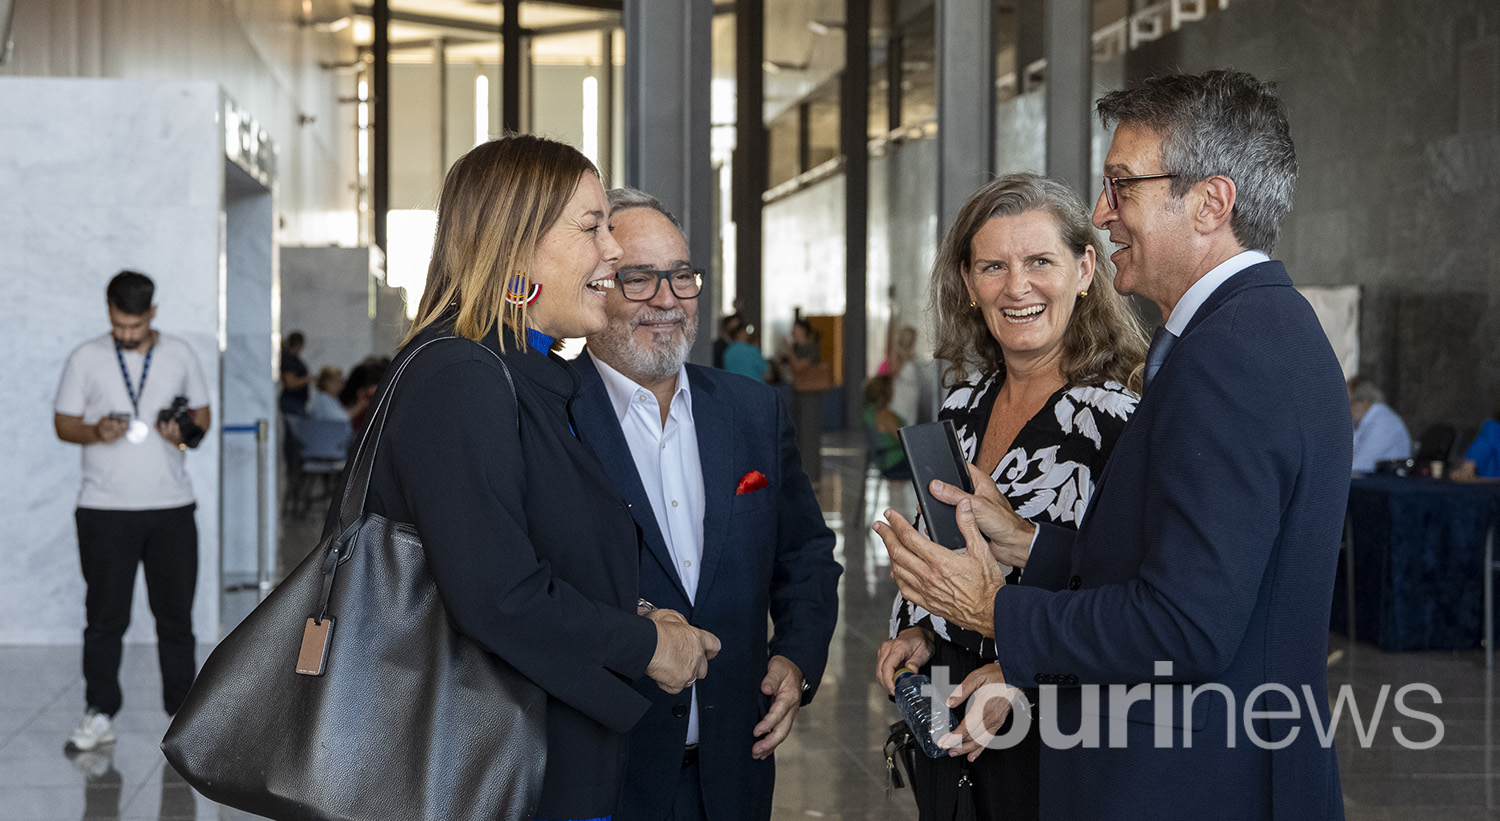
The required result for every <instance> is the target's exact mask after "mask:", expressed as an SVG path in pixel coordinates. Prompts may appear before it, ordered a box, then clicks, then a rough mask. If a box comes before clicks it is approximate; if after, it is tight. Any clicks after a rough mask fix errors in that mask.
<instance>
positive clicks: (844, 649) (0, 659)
mask: <svg viewBox="0 0 1500 821" xmlns="http://www.w3.org/2000/svg"><path fill="white" fill-rule="evenodd" d="M823 457H824V479H823V481H822V483H821V486H820V487H819V488H818V498H819V501H820V502H821V503H822V505H823V508H824V510H825V515H826V516H827V519H828V522H829V524H830V526H832V527H833V528H834V530H835V532H836V533H837V536H838V541H837V550H838V558H839V560H840V561H841V562H842V563H843V564H844V568H845V572H844V576H843V581H842V584H841V591H840V596H841V598H840V605H839V606H840V621H839V626H838V629H837V631H836V632H835V633H834V638H833V644H832V646H831V648H830V653H829V662H828V670H827V674H826V676H825V678H824V683H823V686H822V688H821V690H820V692H819V694H818V698H817V701H816V702H814V703H813V704H812V705H811V706H810V707H809V708H807V709H805V710H803V711H802V713H801V717H800V718H799V720H798V725H797V728H796V730H795V731H794V732H793V734H792V736H791V737H790V738H789V739H788V740H787V741H786V743H785V744H783V746H782V748H781V749H780V751H778V753H777V756H776V760H777V790H776V795H775V799H774V805H775V818H776V819H777V820H778V821H792V819H810V818H822V819H873V820H874V821H884V820H885V819H908V818H914V817H915V813H914V812H913V810H912V803H911V796H910V794H909V792H908V791H907V790H896V791H890V790H888V788H887V785H886V781H885V760H884V757H883V755H882V751H881V748H882V745H883V743H884V741H885V737H886V731H887V728H888V726H889V724H890V723H891V722H892V721H894V720H895V718H896V711H895V707H894V706H892V705H891V703H890V702H889V700H888V699H887V697H886V694H885V692H884V691H883V690H882V689H881V688H880V687H879V685H877V684H876V683H875V682H874V678H873V670H874V659H875V650H876V647H877V646H878V645H879V642H880V640H881V639H882V638H883V637H884V636H885V634H886V630H887V625H888V623H889V618H890V606H891V599H892V596H893V594H894V592H895V588H894V585H893V584H892V582H891V580H890V575H889V573H890V569H889V565H888V563H887V559H886V557H885V551H884V549H883V547H882V546H881V545H880V542H879V539H878V538H876V537H875V536H874V534H873V533H872V532H871V531H870V529H869V525H870V523H871V522H872V521H873V520H874V519H875V517H876V516H877V515H878V514H879V513H880V512H881V511H883V510H885V509H886V508H895V509H897V510H900V511H903V512H909V511H910V510H911V508H912V507H913V506H914V504H915V501H914V498H913V497H912V495H911V488H910V486H909V485H908V484H906V483H889V482H884V481H881V480H879V479H878V478H872V477H870V476H868V475H867V474H866V473H865V470H864V454H863V447H862V443H861V442H860V441H858V437H853V436H851V437H845V436H842V435H838V436H833V437H830V438H829V440H828V441H827V446H826V447H825V448H824V453H823ZM320 527H321V521H320V520H319V519H318V517H316V516H311V517H306V518H303V519H292V520H288V521H285V522H284V523H283V544H282V548H281V551H280V557H281V562H280V564H281V566H282V568H283V572H284V571H285V570H286V569H289V568H290V567H292V566H294V565H295V564H296V563H297V561H298V560H299V559H300V558H301V557H302V556H303V555H305V554H306V553H307V551H308V550H310V549H311V547H312V546H313V545H314V544H316V542H317V539H318V536H319V530H320ZM1476 583H1477V582H1476ZM254 602H255V594H254V592H253V591H250V592H247V593H246V594H242V595H241V596H240V598H237V599H236V598H232V597H231V598H230V599H228V600H226V605H227V606H226V614H227V613H229V612H231V611H232V610H233V608H234V607H238V608H239V611H238V612H241V613H243V612H248V610H249V608H250V607H253V606H254ZM80 605H81V603H80ZM200 635H203V631H200ZM207 650H208V648H207V647H204V648H202V649H201V650H200V658H201V657H202V656H204V655H206V654H207ZM78 653H79V651H78V648H77V647H0V821H7V820H8V819H42V820H45V821H50V820H51V819H68V820H69V821H72V819H85V818H86V819H95V818H101V819H102V818H119V819H157V821H165V819H194V818H199V819H206V818H223V819H233V818H247V817H249V816H246V815H244V814H243V813H238V812H235V811H232V810H228V809H225V808H222V807H219V806H217V805H215V804H213V803H212V802H210V801H208V800H207V799H205V798H203V797H201V796H198V795H196V794H195V793H194V792H193V790H192V789H191V788H190V787H188V786H187V785H186V784H185V783H183V782H182V780H181V779H180V778H179V777H178V776H177V775H176V773H174V772H172V770H171V768H170V767H168V766H166V764H165V761H164V760H163V758H162V755H161V752H160V749H159V746H158V745H159V744H160V741H161V737H162V734H163V733H164V732H166V728H167V719H166V717H165V716H163V715H161V713H160V711H159V710H157V709H156V705H158V704H160V703H161V683H160V674H159V673H158V672H157V669H156V655H155V652H154V649H153V648H150V647H146V646H129V647H127V648H126V651H125V658H124V663H123V665H122V670H121V678H122V681H123V682H124V685H125V693H126V699H127V703H126V705H125V708H124V710H123V711H122V712H121V713H120V714H119V715H118V716H117V717H116V721H115V732H116V734H117V736H118V741H117V742H116V743H115V744H113V745H111V746H109V747H105V748H101V749H100V750H99V751H96V752H93V753H77V752H73V753H69V752H67V751H66V750H65V749H64V742H65V741H66V739H67V737H68V733H69V731H70V730H71V729H72V728H73V726H74V725H75V724H76V723H77V722H78V720H79V717H80V714H81V712H82V706H83V681H82V678H81V676H80V675H79V672H78V670H79V659H78ZM1411 682H1426V683H1429V684H1431V685H1432V686H1433V687H1435V688H1436V689H1437V690H1438V691H1439V692H1440V693H1441V694H1442V698H1443V701H1442V703H1441V704H1438V705H1433V706H1431V708H1430V709H1431V712H1432V713H1433V714H1435V715H1437V716H1438V717H1439V718H1440V719H1441V720H1442V722H1443V726H1444V737H1443V740H1442V743H1441V744H1439V745H1438V746H1436V747H1434V748H1433V749H1430V750H1425V751H1417V750H1410V749H1406V748H1405V747H1404V746H1403V745H1401V744H1400V743H1399V742H1398V740H1397V739H1396V738H1395V736H1394V735H1393V732H1392V730H1393V728H1397V727H1399V728H1401V729H1402V730H1403V732H1405V733H1406V734H1407V735H1408V736H1409V737H1410V738H1415V739H1427V738H1431V733H1432V728H1431V726H1430V725H1429V724H1426V723H1424V722H1422V721H1419V720H1414V719H1411V718H1408V717H1405V716H1403V715H1401V714H1400V713H1398V712H1396V711H1395V710H1394V709H1393V708H1392V706H1391V705H1390V704H1389V703H1387V705H1386V708H1385V711H1384V714H1383V715H1382V717H1381V719H1380V725H1381V727H1380V730H1379V731H1378V732H1377V733H1375V734H1374V735H1373V736H1372V737H1370V738H1369V744H1368V745H1366V744H1364V743H1362V740H1361V739H1360V738H1359V736H1358V734H1357V733H1356V731H1355V730H1354V728H1353V724H1352V722H1351V721H1350V720H1349V718H1348V717H1347V715H1346V717H1345V718H1344V720H1343V721H1341V723H1340V725H1339V729H1338V732H1337V739H1338V745H1339V747H1338V749H1339V763H1340V770H1341V772H1342V776H1343V786H1344V793H1345V801H1346V805H1347V810H1346V814H1347V817H1348V818H1350V819H1359V820H1360V821H1375V820H1376V819H1382V820H1383V819H1398V818H1399V819H1422V818H1441V819H1443V821H1464V819H1480V818H1494V817H1500V814H1497V813H1496V812H1495V811H1494V810H1495V808H1496V806H1497V798H1500V796H1497V795H1496V792H1497V790H1496V787H1497V783H1496V777H1497V761H1496V756H1495V744H1496V741H1497V738H1496V732H1495V726H1494V709H1495V708H1494V698H1493V694H1494V692H1495V690H1494V681H1493V678H1492V677H1490V676H1487V675H1486V674H1485V672H1484V669H1483V657H1482V654H1481V653H1480V652H1478V651H1471V652H1462V653H1455V652H1433V653H1382V652H1380V651H1379V650H1377V649H1375V648H1374V647H1372V646H1370V645H1360V644H1350V643H1349V642H1347V641H1346V640H1344V639H1343V638H1342V637H1337V636H1335V637H1332V638H1331V640H1330V665H1329V687H1330V691H1331V692H1332V693H1337V692H1338V690H1339V688H1340V687H1342V686H1345V685H1348V686H1349V687H1350V688H1352V690H1353V692H1354V693H1355V695H1356V696H1357V698H1358V700H1359V703H1360V705H1361V707H1362V708H1363V709H1364V716H1365V721H1366V723H1368V722H1369V707H1366V706H1365V705H1371V706H1373V705H1374V704H1375V703H1376V700H1377V698H1378V694H1379V691H1380V688H1381V687H1382V686H1384V685H1390V687H1391V690H1392V691H1394V690H1396V689H1399V688H1400V687H1401V686H1402V685H1404V684H1407V683H1411ZM1424 703H1425V702H1424Z"/></svg>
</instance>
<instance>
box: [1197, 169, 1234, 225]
mask: <svg viewBox="0 0 1500 821" xmlns="http://www.w3.org/2000/svg"><path fill="white" fill-rule="evenodd" d="M1198 188H1199V189H1200V190H1201V192H1202V193H1201V195H1200V196H1201V199H1200V200H1199V202H1198V209H1197V212H1196V213H1195V214H1194V215H1193V218H1194V222H1196V223H1197V224H1198V228H1199V230H1200V231H1202V232H1203V233H1205V234H1212V233H1214V232H1215V231H1218V230H1219V228H1220V227H1222V226H1225V225H1227V224H1228V223H1229V217H1230V216H1231V215H1232V214H1233V213H1234V200H1235V195H1236V193H1237V192H1236V190H1235V187H1234V180H1231V179H1230V178H1228V177H1226V176H1224V175H1222V174H1217V175H1215V176H1212V177H1209V178H1208V179H1205V180H1203V181H1201V182H1199V183H1198Z"/></svg>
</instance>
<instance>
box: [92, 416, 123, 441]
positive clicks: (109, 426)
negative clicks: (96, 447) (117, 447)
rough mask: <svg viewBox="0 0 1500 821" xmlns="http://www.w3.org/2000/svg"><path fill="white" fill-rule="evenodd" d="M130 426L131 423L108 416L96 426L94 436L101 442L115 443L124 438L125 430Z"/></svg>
mask: <svg viewBox="0 0 1500 821" xmlns="http://www.w3.org/2000/svg"><path fill="white" fill-rule="evenodd" d="M129 426H130V423H129V422H121V421H120V420H118V419H113V418H111V417H108V416H106V417H104V418H103V419H100V420H99V422H98V423H97V424H95V425H94V435H95V436H97V437H99V441H100V442H113V441H115V440H116V439H119V438H120V437H121V436H124V435H125V430H126V428H128V427H129Z"/></svg>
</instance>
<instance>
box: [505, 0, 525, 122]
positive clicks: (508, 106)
mask: <svg viewBox="0 0 1500 821" xmlns="http://www.w3.org/2000/svg"><path fill="white" fill-rule="evenodd" d="M501 8H502V9H503V11H502V14H503V16H502V17H501V20H500V41H501V43H502V44H503V48H504V53H503V56H502V58H501V65H500V131H501V133H505V134H508V133H512V132H519V131H520V130H521V52H522V46H521V0H504V2H503V3H502V4H501Z"/></svg>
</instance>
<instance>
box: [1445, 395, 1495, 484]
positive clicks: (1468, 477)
mask: <svg viewBox="0 0 1500 821" xmlns="http://www.w3.org/2000/svg"><path fill="white" fill-rule="evenodd" d="M1497 420H1500V409H1497V410H1496V411H1495V415H1494V418H1492V419H1486V420H1484V424H1483V425H1480V426H1479V435H1478V436H1475V437H1474V444H1472V445H1469V449H1468V450H1466V451H1464V463H1463V464H1462V465H1459V466H1458V467H1456V468H1454V469H1453V478H1454V479H1455V480H1456V481H1460V482H1472V481H1474V480H1476V479H1500V421H1497Z"/></svg>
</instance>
